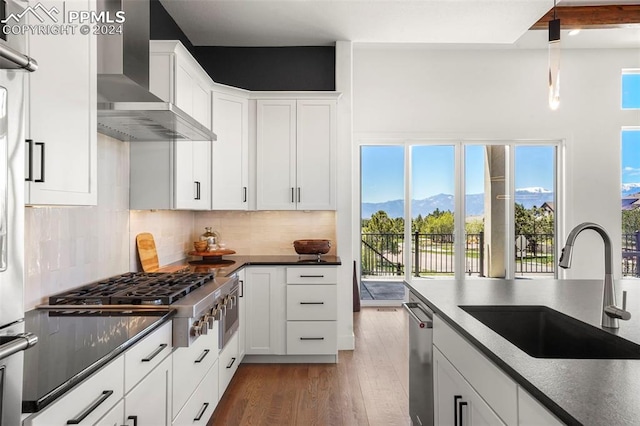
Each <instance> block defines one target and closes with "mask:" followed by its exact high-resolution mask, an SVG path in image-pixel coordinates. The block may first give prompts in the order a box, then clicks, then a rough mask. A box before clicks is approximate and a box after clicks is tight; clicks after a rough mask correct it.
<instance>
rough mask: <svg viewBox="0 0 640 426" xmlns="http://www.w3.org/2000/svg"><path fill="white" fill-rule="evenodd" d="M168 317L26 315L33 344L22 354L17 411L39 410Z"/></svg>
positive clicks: (41, 311) (142, 313)
mask: <svg viewBox="0 0 640 426" xmlns="http://www.w3.org/2000/svg"><path fill="white" fill-rule="evenodd" d="M174 313H175V311H173V310H169V309H165V310H163V311H160V310H153V311H128V312H121V313H118V312H109V313H104V314H98V313H96V314H93V315H88V316H87V315H82V316H74V315H60V313H59V312H58V311H50V310H46V309H34V310H31V311H28V312H27V313H26V314H25V330H26V331H27V332H31V333H34V334H35V335H36V336H38V343H37V344H36V345H35V346H33V347H32V348H30V349H29V350H28V351H25V356H24V382H23V388H24V389H23V402H22V412H24V413H33V412H37V411H40V410H42V409H43V408H44V407H46V406H47V405H49V404H50V403H51V402H53V401H54V400H56V399H57V398H59V397H60V396H62V395H63V394H64V393H65V392H67V391H69V390H71V388H72V387H73V386H75V385H77V384H78V383H80V382H81V381H82V380H84V379H85V378H87V377H89V376H90V375H91V374H93V373H94V372H95V371H97V370H99V369H100V368H101V367H103V366H104V365H106V364H107V363H108V362H109V361H111V360H113V359H115V358H116V357H118V356H119V355H120V354H122V353H123V352H124V351H125V350H127V349H128V348H129V347H131V346H132V345H133V344H135V343H136V342H138V341H139V340H140V339H142V338H143V337H145V336H146V335H148V334H149V333H151V332H152V331H153V330H155V329H157V328H158V327H159V326H161V325H162V324H164V323H165V322H167V321H169V320H170V319H171V317H173V315H174Z"/></svg>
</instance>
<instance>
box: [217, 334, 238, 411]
mask: <svg viewBox="0 0 640 426" xmlns="http://www.w3.org/2000/svg"><path fill="white" fill-rule="evenodd" d="M238 365H240V360H239V359H238V333H236V334H234V336H233V337H232V338H231V340H229V341H228V342H227V344H226V345H225V347H224V349H222V351H221V352H220V359H218V395H219V397H220V398H222V395H224V391H225V390H227V386H229V383H231V379H232V378H233V375H234V374H236V371H237V370H238Z"/></svg>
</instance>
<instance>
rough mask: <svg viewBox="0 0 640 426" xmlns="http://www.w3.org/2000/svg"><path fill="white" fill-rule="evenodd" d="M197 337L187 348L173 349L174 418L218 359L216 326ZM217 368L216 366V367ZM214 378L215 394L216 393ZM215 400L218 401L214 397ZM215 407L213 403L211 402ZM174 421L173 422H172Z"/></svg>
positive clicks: (216, 324)
mask: <svg viewBox="0 0 640 426" xmlns="http://www.w3.org/2000/svg"><path fill="white" fill-rule="evenodd" d="M214 324H215V326H214V327H213V329H211V330H209V332H208V333H207V334H205V335H202V336H200V337H198V338H197V339H196V340H195V341H194V342H193V344H192V345H191V346H189V347H188V348H177V349H176V350H174V351H173V402H172V404H173V409H172V412H173V417H174V418H175V417H176V416H177V415H178V413H179V412H181V410H182V407H183V406H184V405H185V403H186V402H187V400H189V397H191V395H192V394H193V392H194V391H195V390H196V388H197V387H198V385H200V384H201V381H202V380H203V377H205V375H206V374H208V373H207V372H208V371H209V369H210V368H211V367H212V366H213V365H214V364H215V362H216V361H217V360H218V326H219V323H218V321H216V322H215V323H214ZM216 368H217V367H216ZM217 382H218V380H217V379H216V395H217V394H218V386H217ZM215 402H218V400H217V399H216V401H215ZM213 406H214V407H215V403H214V404H213ZM174 423H175V422H174Z"/></svg>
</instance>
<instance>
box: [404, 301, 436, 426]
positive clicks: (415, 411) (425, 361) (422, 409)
mask: <svg viewBox="0 0 640 426" xmlns="http://www.w3.org/2000/svg"><path fill="white" fill-rule="evenodd" d="M402 305H403V306H404V308H405V309H406V310H407V312H408V313H409V414H410V416H411V422H412V423H413V425H414V426H420V425H424V426H427V425H428V426H433V346H432V344H433V312H432V311H431V310H430V309H429V308H427V306H426V305H425V304H424V303H423V302H422V301H420V299H419V298H418V296H416V295H415V293H412V292H409V302H407V303H403V304H402Z"/></svg>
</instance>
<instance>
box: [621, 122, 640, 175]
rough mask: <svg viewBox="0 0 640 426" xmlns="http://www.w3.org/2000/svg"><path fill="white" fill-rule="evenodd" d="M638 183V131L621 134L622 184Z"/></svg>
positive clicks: (639, 161)
mask: <svg viewBox="0 0 640 426" xmlns="http://www.w3.org/2000/svg"><path fill="white" fill-rule="evenodd" d="M636 182H640V130H626V131H623V132H622V183H636Z"/></svg>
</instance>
